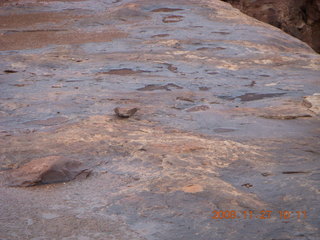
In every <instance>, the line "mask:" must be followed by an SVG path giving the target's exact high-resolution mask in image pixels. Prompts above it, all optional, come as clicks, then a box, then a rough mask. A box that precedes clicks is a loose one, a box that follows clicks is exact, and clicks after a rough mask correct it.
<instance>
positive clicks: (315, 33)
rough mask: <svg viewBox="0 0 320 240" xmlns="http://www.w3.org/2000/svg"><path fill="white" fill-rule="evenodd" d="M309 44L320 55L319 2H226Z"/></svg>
mask: <svg viewBox="0 0 320 240" xmlns="http://www.w3.org/2000/svg"><path fill="white" fill-rule="evenodd" d="M224 1H225V2H229V3H231V4H232V5H233V6H235V7H237V8H239V9H240V10H241V11H242V12H244V13H246V14H248V15H249V16H252V17H254V18H256V19H259V20H260V21H263V22H266V23H269V24H271V25H273V26H275V27H278V28H280V29H282V30H283V31H285V32H287V33H289V34H291V35H292V36H294V37H297V38H299V39H301V40H302V41H304V42H306V43H308V44H309V45H310V46H311V47H312V48H313V49H314V50H315V51H317V52H318V53H320V41H319V39H320V1H319V0H271V1H270V0H253V1H252V0H224Z"/></svg>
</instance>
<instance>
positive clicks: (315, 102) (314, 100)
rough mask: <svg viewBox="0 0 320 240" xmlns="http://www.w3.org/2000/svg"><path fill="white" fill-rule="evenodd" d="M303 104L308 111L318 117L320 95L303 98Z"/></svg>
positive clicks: (319, 113)
mask: <svg viewBox="0 0 320 240" xmlns="http://www.w3.org/2000/svg"><path fill="white" fill-rule="evenodd" d="M303 104H304V105H305V106H306V107H308V108H309V110H310V111H312V112H314V113H315V114H317V115H320V93H315V94H313V95H312V96H307V97H304V100H303Z"/></svg>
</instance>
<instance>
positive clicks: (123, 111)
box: [114, 107, 139, 118]
mask: <svg viewBox="0 0 320 240" xmlns="http://www.w3.org/2000/svg"><path fill="white" fill-rule="evenodd" d="M138 110H139V109H138V108H120V107H116V108H115V109H114V112H115V114H116V115H117V116H118V117H120V118H129V117H132V116H133V115H134V114H135V113H136V112H137V111H138Z"/></svg>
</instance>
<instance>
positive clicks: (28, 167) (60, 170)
mask: <svg viewBox="0 0 320 240" xmlns="http://www.w3.org/2000/svg"><path fill="white" fill-rule="evenodd" d="M82 165H83V164H81V162H78V161H75V160H71V159H65V158H63V157H59V156H50V157H45V158H38V159H34V160H32V161H30V162H28V163H27V164H25V165H23V166H21V167H20V168H17V169H14V170H11V171H9V172H8V174H7V179H6V184H7V185H8V186H13V187H30V186H34V185H38V184H49V183H58V182H68V181H71V180H73V179H74V178H76V177H77V176H79V175H80V174H85V175H88V173H89V170H88V169H86V168H85V167H84V166H82Z"/></svg>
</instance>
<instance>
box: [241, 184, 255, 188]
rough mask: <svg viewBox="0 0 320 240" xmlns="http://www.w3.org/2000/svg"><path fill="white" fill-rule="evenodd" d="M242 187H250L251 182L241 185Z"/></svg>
mask: <svg viewBox="0 0 320 240" xmlns="http://www.w3.org/2000/svg"><path fill="white" fill-rule="evenodd" d="M241 186H242V187H246V188H251V187H253V185H252V184H251V183H245V184H242V185H241Z"/></svg>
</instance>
